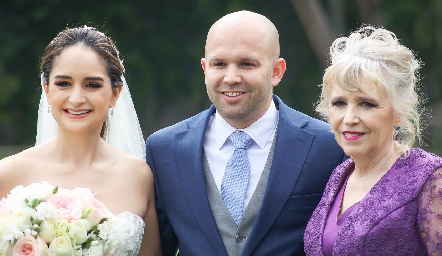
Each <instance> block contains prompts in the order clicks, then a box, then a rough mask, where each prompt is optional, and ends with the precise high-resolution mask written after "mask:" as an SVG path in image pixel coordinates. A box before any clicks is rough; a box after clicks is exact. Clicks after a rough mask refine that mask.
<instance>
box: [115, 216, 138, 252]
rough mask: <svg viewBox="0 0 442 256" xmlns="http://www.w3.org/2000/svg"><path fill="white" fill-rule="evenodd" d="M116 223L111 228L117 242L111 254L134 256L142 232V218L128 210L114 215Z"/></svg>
mask: <svg viewBox="0 0 442 256" xmlns="http://www.w3.org/2000/svg"><path fill="white" fill-rule="evenodd" d="M115 217H116V219H117V221H116V223H117V225H116V226H115V228H114V229H113V232H114V235H115V237H118V242H117V245H116V247H115V252H114V253H113V254H112V255H113V256H136V255H138V252H139V250H140V247H141V242H142V240H143V232H144V225H145V224H144V221H143V219H142V218H141V217H140V216H138V215H135V214H133V213H130V212H123V213H121V214H119V215H116V216H115Z"/></svg>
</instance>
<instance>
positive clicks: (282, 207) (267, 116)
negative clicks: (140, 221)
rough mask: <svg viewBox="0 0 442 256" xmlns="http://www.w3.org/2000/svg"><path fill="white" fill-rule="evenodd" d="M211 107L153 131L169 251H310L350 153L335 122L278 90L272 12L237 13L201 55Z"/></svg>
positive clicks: (153, 161)
mask: <svg viewBox="0 0 442 256" xmlns="http://www.w3.org/2000/svg"><path fill="white" fill-rule="evenodd" d="M201 66H202V68H203V70H204V74H205V83H206V88H207V94H208V96H209V98H210V100H211V102H212V103H213V106H211V107H210V108H209V109H207V110H206V111H203V112H201V113H199V114H198V115H196V116H194V117H192V118H189V119H187V120H184V121H182V122H180V123H178V124H175V125H173V126H171V127H168V128H165V129H162V130H160V131H158V132H156V133H154V134H152V135H151V136H150V137H149V138H148V139H147V141H146V146H147V162H148V164H149V165H150V167H151V168H152V170H153V172H154V177H155V189H156V207H157V213H158V218H159V226H160V233H161V238H162V244H163V253H164V254H165V255H175V252H176V250H177V249H179V251H180V255H192V256H195V255H303V254H304V250H303V241H302V238H303V233H304V229H305V227H306V224H307V221H308V220H309V218H310V215H311V214H312V212H313V210H314V209H315V207H316V205H317V204H318V202H319V199H320V198H321V195H322V192H323V189H324V187H325V184H326V182H327V180H328V177H329V175H330V173H331V171H332V170H333V169H334V167H335V166H337V165H338V164H340V163H341V161H342V159H343V156H344V154H343V152H342V150H341V148H340V147H339V146H338V145H337V144H336V142H335V139H334V137H333V134H332V133H330V132H329V129H330V128H329V126H328V125H326V124H325V123H324V122H321V121H318V120H316V119H313V118H311V117H309V116H307V115H305V114H302V113H299V112H297V111H295V110H293V109H291V108H289V107H288V106H286V105H285V104H284V103H283V102H282V101H281V99H280V98H278V97H277V96H274V95H273V87H274V86H276V85H278V83H279V82H280V81H281V79H282V77H283V75H284V72H285V69H286V63H285V61H284V59H282V58H279V35H278V31H277V30H276V28H275V26H274V25H273V23H272V22H271V21H269V20H268V19H267V18H266V17H264V16H262V15H260V14H257V13H252V12H248V11H240V12H235V13H231V14H228V15H226V16H224V17H222V18H221V19H219V20H218V21H217V22H215V24H213V26H212V27H211V28H210V30H209V33H208V35H207V40H206V48H205V58H203V59H202V60H201Z"/></svg>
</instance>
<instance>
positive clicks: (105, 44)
mask: <svg viewBox="0 0 442 256" xmlns="http://www.w3.org/2000/svg"><path fill="white" fill-rule="evenodd" d="M77 44H84V45H85V46H87V47H89V48H90V49H92V50H93V51H95V52H96V53H97V54H98V55H99V56H100V57H101V58H102V59H103V60H104V64H105V67H106V70H107V73H108V75H109V77H110V80H111V84H112V87H113V88H118V87H120V86H122V85H123V82H122V80H121V77H122V75H123V74H124V66H123V61H122V60H121V59H120V55H119V52H118V49H117V47H116V46H115V43H114V41H112V39H111V38H109V37H108V36H106V35H105V34H104V33H102V32H100V31H98V30H97V29H96V28H93V27H88V26H82V27H77V28H67V29H65V30H63V31H61V32H59V33H58V34H57V36H56V37H55V38H54V39H53V40H52V41H51V42H50V43H49V44H48V45H47V46H46V48H45V51H44V54H43V57H42V58H41V63H40V73H42V74H43V79H44V82H45V83H46V84H48V85H49V74H50V73H51V70H52V64H53V62H54V59H55V58H56V57H57V56H59V55H60V54H61V52H62V51H63V50H64V49H66V48H67V47H70V46H74V45H77Z"/></svg>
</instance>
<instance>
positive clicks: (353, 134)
mask: <svg viewBox="0 0 442 256" xmlns="http://www.w3.org/2000/svg"><path fill="white" fill-rule="evenodd" d="M360 135H362V133H344V136H345V137H356V136H360Z"/></svg>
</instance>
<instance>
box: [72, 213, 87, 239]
mask: <svg viewBox="0 0 442 256" xmlns="http://www.w3.org/2000/svg"><path fill="white" fill-rule="evenodd" d="M89 226H90V224H89V222H88V221H87V220H84V219H79V220H76V221H74V222H73V223H71V228H72V229H73V230H74V232H73V238H74V241H75V244H76V245H78V244H82V243H84V242H85V241H86V240H87V238H88V235H87V231H88V230H89Z"/></svg>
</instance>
